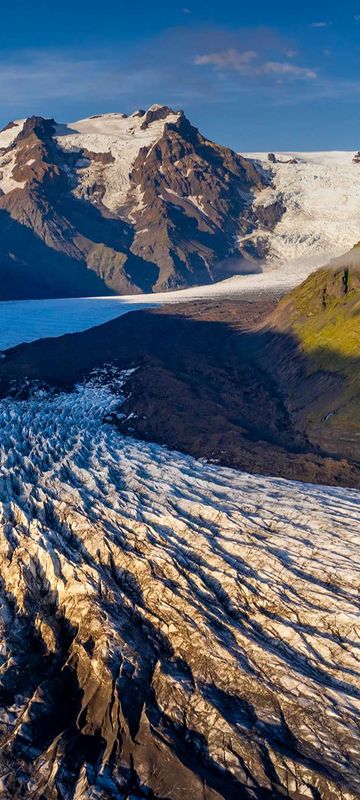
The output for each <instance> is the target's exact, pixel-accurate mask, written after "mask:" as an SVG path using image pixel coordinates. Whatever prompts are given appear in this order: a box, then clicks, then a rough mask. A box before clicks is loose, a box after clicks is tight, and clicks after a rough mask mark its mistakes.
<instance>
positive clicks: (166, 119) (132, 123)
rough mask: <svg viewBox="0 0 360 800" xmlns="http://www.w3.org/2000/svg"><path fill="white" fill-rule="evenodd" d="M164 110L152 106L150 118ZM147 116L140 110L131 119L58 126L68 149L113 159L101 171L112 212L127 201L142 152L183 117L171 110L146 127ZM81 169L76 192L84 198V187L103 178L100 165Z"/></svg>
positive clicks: (59, 137) (106, 202)
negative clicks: (169, 125) (98, 154)
mask: <svg viewBox="0 0 360 800" xmlns="http://www.w3.org/2000/svg"><path fill="white" fill-rule="evenodd" d="M161 109H162V107H161V106H156V105H155V106H151V107H150V109H149V110H148V112H147V115H149V114H150V115H151V114H153V116H154V117H156V114H157V112H159V110H160V111H161ZM139 113H140V116H139ZM147 115H145V114H144V113H141V112H138V111H135V113H134V114H132V115H131V116H130V117H127V116H126V115H125V114H122V113H113V114H101V115H99V116H95V117H89V118H88V119H81V120H78V121H77V122H70V123H69V124H68V125H59V126H57V137H56V138H57V141H58V143H59V144H60V145H61V147H63V148H64V149H65V150H70V151H75V152H76V151H79V150H81V149H85V150H88V151H89V152H90V153H101V154H104V153H107V154H109V155H110V156H112V160H111V161H110V163H109V165H108V166H107V167H106V169H105V170H104V169H103V168H101V170H100V171H101V181H102V182H104V185H105V194H104V196H103V198H102V200H103V203H104V205H105V206H107V207H108V208H109V209H110V210H112V211H115V210H116V209H117V208H119V206H121V204H122V203H124V201H125V199H126V195H127V192H128V190H129V186H130V177H129V176H130V171H131V168H132V166H133V164H134V161H135V159H136V157H137V156H138V154H139V152H140V149H141V148H142V147H149V146H150V145H153V144H155V142H156V141H158V140H159V139H160V138H161V136H162V135H163V132H164V127H165V124H168V123H171V122H176V121H177V120H178V119H179V116H180V115H179V114H177V113H173V112H171V111H170V109H169V112H168V113H167V114H166V116H162V118H161V119H156V118H155V119H154V120H153V121H150V122H149V123H148V124H146V117H147ZM150 119H151V117H150ZM144 122H145V125H144ZM78 167H79V168H78V172H77V174H78V176H79V177H80V179H81V182H80V186H79V187H78V189H77V192H76V193H77V194H78V195H81V191H82V188H84V187H87V186H89V185H90V186H91V185H92V184H93V183H94V182H96V180H98V179H99V174H100V171H99V162H98V161H96V160H93V161H91V160H90V159H89V160H88V161H86V159H84V161H83V162H81V163H79V164H78Z"/></svg>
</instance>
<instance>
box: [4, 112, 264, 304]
mask: <svg viewBox="0 0 360 800" xmlns="http://www.w3.org/2000/svg"><path fill="white" fill-rule="evenodd" d="M0 148H1V150H0V190H1V191H2V192H3V194H2V196H1V197H0V235H1V248H0V277H1V281H0V285H1V290H0V291H1V297H2V298H3V299H8V298H22V297H59V296H60V297H61V296H71V295H72V296H79V295H80V296H81V295H101V294H102V295H103V294H109V293H110V294H111V293H121V294H124V293H125V294H126V293H128V294H129V293H138V292H141V291H152V290H154V289H155V290H167V289H170V288H178V287H185V286H189V285H194V284H204V283H205V284H206V283H211V282H212V281H213V280H216V279H218V278H221V277H228V276H229V275H231V274H234V272H237V271H238V261H236V258H234V257H235V256H237V257H240V251H238V248H237V245H236V241H237V238H238V237H239V236H240V234H245V233H247V232H249V231H251V230H252V229H253V227H254V222H253V220H252V219H251V218H250V217H251V214H249V208H250V205H251V201H252V198H253V192H254V190H255V189H256V188H259V189H260V188H262V187H263V186H265V182H264V178H263V177H262V175H261V174H260V172H259V171H258V170H257V169H256V167H255V166H254V165H253V164H252V163H251V162H250V161H248V160H246V159H244V158H243V157H242V156H239V155H237V154H236V153H233V152H232V151H231V150H228V149H227V148H224V147H220V146H218V145H215V144H213V143H212V142H210V141H208V140H207V139H205V138H204V137H203V136H202V135H201V134H200V133H199V132H198V131H197V129H196V128H194V127H193V126H192V125H191V124H190V122H189V121H188V120H187V119H186V117H185V116H184V114H183V113H181V112H179V113H174V112H173V111H172V110H171V109H169V108H167V107H164V106H152V107H151V108H150V109H149V110H148V111H147V112H144V111H137V112H135V113H134V114H133V115H131V116H130V117H126V116H125V115H123V114H105V115H103V116H96V117H93V118H90V119H86V120H80V121H78V122H74V123H70V124H68V125H56V124H55V123H54V121H53V120H44V119H41V118H37V117H32V118H30V119H28V120H21V121H17V122H15V123H11V124H10V126H7V128H6V129H5V130H4V131H3V132H2V133H1V134H0ZM230 255H231V256H232V258H231V259H229V256H230Z"/></svg>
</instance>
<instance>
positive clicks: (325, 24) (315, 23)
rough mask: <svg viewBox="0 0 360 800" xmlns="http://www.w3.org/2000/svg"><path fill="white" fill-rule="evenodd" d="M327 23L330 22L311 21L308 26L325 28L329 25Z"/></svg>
mask: <svg viewBox="0 0 360 800" xmlns="http://www.w3.org/2000/svg"><path fill="white" fill-rule="evenodd" d="M329 24H330V23H329V22H324V21H320V22H311V23H310V28H327V27H328V26H329Z"/></svg>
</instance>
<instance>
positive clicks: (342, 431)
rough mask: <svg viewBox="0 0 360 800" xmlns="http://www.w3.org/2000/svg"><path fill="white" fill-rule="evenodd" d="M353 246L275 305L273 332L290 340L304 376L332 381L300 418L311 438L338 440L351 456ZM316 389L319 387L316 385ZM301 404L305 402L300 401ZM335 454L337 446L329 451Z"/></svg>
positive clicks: (358, 439)
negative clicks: (300, 358)
mask: <svg viewBox="0 0 360 800" xmlns="http://www.w3.org/2000/svg"><path fill="white" fill-rule="evenodd" d="M357 255H358V248H355V249H354V251H352V253H351V254H350V255H349V257H348V259H347V260H346V262H345V260H344V259H342V260H341V261H340V260H339V261H338V262H337V263H335V265H334V266H331V267H328V268H323V269H320V270H318V271H317V272H315V273H313V274H312V275H310V276H309V278H307V280H306V281H305V282H304V283H303V284H301V286H299V287H297V288H296V289H294V290H293V291H292V292H291V293H290V294H289V295H287V296H286V297H285V298H284V299H283V300H282V301H281V302H280V304H279V306H278V308H277V310H276V312H275V314H274V317H273V322H274V325H275V327H276V329H277V330H281V331H282V332H283V333H286V334H291V335H294V336H295V339H296V341H297V343H298V346H299V348H300V351H301V352H302V354H303V355H304V356H305V365H306V373H307V375H308V376H311V375H312V376H317V377H318V380H319V382H320V381H321V380H322V379H323V380H324V378H325V376H327V378H328V379H329V378H330V379H331V378H332V380H330V382H328V383H327V384H326V390H325V389H324V391H323V392H321V391H320V392H319V396H318V397H316V399H315V400H314V401H313V402H311V403H310V404H309V405H308V404H306V402H305V403H304V406H305V407H304V408H303V411H302V418H303V422H304V424H305V428H306V429H307V430H308V431H309V433H310V436H311V438H314V437H315V440H319V436H320V439H321V442H322V443H326V447H327V448H328V449H330V450H331V449H332V440H333V441H335V440H336V441H339V440H341V441H342V443H343V444H345V450H346V452H348V453H351V454H352V455H353V453H354V452H357V450H359V449H360V266H358V265H357V263H356V262H357ZM319 385H320V384H319ZM305 401H306V398H305ZM334 449H335V450H337V447H336V448H334Z"/></svg>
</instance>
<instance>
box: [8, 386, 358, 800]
mask: <svg viewBox="0 0 360 800" xmlns="http://www.w3.org/2000/svg"><path fill="white" fill-rule="evenodd" d="M126 378H127V375H126V374H125V375H118V376H116V375H114V376H113V384H112V386H113V385H114V383H115V384H116V383H117V388H118V390H119V387H122V388H121V389H120V390H121V391H123V392H125V393H126ZM118 407H119V396H116V395H115V394H113V388H110V386H108V387H106V386H104V385H103V384H102V380H101V375H100V376H99V374H96V375H94V378H93V380H92V381H90V382H89V383H88V384H87V385H85V386H79V387H78V389H77V391H76V392H74V393H73V394H67V395H63V394H59V395H54V396H47V395H46V394H44V393H41V392H39V393H38V394H36V393H35V394H34V396H33V397H32V399H30V400H27V401H14V400H3V401H1V402H0V431H1V434H0V435H1V438H0V488H1V493H0V494H1V498H2V502H1V504H0V567H1V575H2V584H1V591H0V599H1V602H0V621H1V625H2V637H1V638H2V649H1V672H2V682H3V685H4V686H5V687H9V688H8V689H6V691H7V692H8V697H9V701H8V702H9V704H11V709H8V710H6V708H2V709H1V712H0V733H1V739H2V740H6V742H7V748H6V749H5V750H3V751H2V753H1V754H0V766H1V773H2V776H3V777H2V797H3V798H4V800H7V798H11V797H13V796H14V795H12V794H11V786H12V785H13V784H12V783H11V780H12V778H13V774H14V771H16V770H17V775H18V780H19V781H20V784H21V783H22V784H23V785H25V784H26V785H27V786H28V787H29V788H28V792H29V794H24V795H23V794H22V795H21V796H26V797H28V796H29V797H30V796H35V795H36V796H38V794H37V793H39V794H41V793H42V792H44V789H45V788H46V789H47V790H48V791H50V788H51V787H54V786H55V785H56V782H57V781H60V783H61V781H64V774H65V773H66V763H67V762H66V752H67V748H68V747H70V749H71V748H72V747H74V746H75V752H76V746H77V745H76V744H75V745H74V744H72V742H74V739H70V744H69V743H68V740H67V737H66V735H65V734H64V733H63V729H62V728H61V729H60V730H59V731H57V729H56V727H55V729H54V732H53V737H54V741H53V742H52V741H51V739H50V741H48V740H47V741H46V742H45V743H42V744H41V742H43V740H42V738H41V735H40V733H39V732H41V731H42V730H43V722H42V720H43V717H44V714H45V720H46V713H48V712H47V704H48V703H50V701H51V702H56V693H55V700H54V699H53V700H52V699H51V698H52V697H53V695H52V694H51V692H52V684H51V680H52V678H51V675H54V672H53V671H52V672H50V673H48V674H47V682H46V691H45V688H44V687H41V686H40V684H41V681H42V680H43V678H42V673H41V661H40V662H39V663H38V662H36V661H33V662H32V666H31V667H30V669H31V676H30V673H29V665H28V658H29V652H33V650H31V645H29V638H28V637H29V636H30V633H29V629H31V630H33V629H34V630H35V631H37V636H38V637H40V641H42V642H43V645H44V647H45V650H46V651H49V652H50V653H58V654H59V653H60V655H61V658H60V656H59V658H60V661H59V663H60V665H61V663H63V662H64V663H65V662H66V663H68V664H70V666H71V668H72V669H73V671H74V674H75V675H76V680H77V681H78V684H79V686H80V688H81V689H82V693H81V696H82V701H81V708H80V707H79V706H77V705H76V703H77V702H78V701H77V700H76V702H75V700H72V699H71V697H70V698H69V697H68V696H67V695H66V694H63V693H61V694H60V699H59V701H58V702H59V703H60V705H59V708H60V707H61V709H62V714H64V713H65V710H66V714H68V715H69V724H73V725H75V720H77V721H76V725H78V726H80V727H81V725H82V726H83V732H85V733H87V735H91V736H92V735H94V733H95V732H96V731H102V736H103V737H104V739H105V745H104V747H105V752H103V755H102V760H101V765H102V766H101V769H100V767H99V771H98V772H97V771H96V770H95V769H93V768H92V769H91V770H90V769H88V770H86V771H84V770H82V771H81V772H80V774H78V773H76V771H75V772H74V774H75V778H74V780H75V783H76V785H75V787H72V788H71V792H70V789H69V793H68V794H66V793H65V794H64V795H62V796H64V797H65V796H66V797H75V796H76V797H79V798H80V797H81V798H85V799H86V798H89V799H90V798H94V797H97V798H105V797H108V796H110V795H109V794H107V793H106V792H107V791H110V792H111V796H113V795H114V796H115V795H116V796H119V797H120V796H121V797H122V796H123V794H122V792H120V786H123V785H124V784H123V783H122V784H120V783H118V780H120V779H119V774H118V773H117V772H116V770H115V769H114V766H112V767H111V766H109V763H110V762H109V759H110V755H111V752H112V751H113V747H114V742H115V741H117V739H119V743H118V747H119V748H120V749H119V753H122V758H123V761H124V759H125V760H126V759H127V758H128V757H129V756H128V755H126V754H129V753H132V756H131V757H132V758H133V765H134V769H135V770H137V774H138V775H140V777H141V780H142V781H143V782H144V785H147V786H149V785H150V786H154V780H156V779H158V780H159V775H160V777H161V784H159V785H161V789H162V792H163V794H162V795H161V796H173V795H172V794H171V793H170V789H171V785H172V784H171V781H174V780H176V781H177V782H179V781H180V780H182V777H181V776H182V773H181V770H180V766H181V765H180V766H179V762H178V761H176V765H177V766H176V768H175V769H176V770H177V772H176V778H175V777H174V776H175V773H174V774H173V770H172V769H171V768H169V764H171V763H173V762H171V760H169V759H171V758H173V756H170V754H171V752H172V747H173V746H175V744H174V745H172V744H171V742H172V741H174V742H175V741H176V742H177V741H178V738H176V737H180V740H181V736H182V731H184V725H185V726H186V728H185V730H186V731H188V733H187V738H185V739H184V742H183V745H182V746H183V748H185V750H183V751H182V752H183V753H185V754H186V758H187V762H186V763H187V765H188V768H187V772H186V775H187V780H189V774H191V769H193V781H194V782H193V783H192V784H191V790H190V793H189V795H188V796H191V797H193V798H196V799H197V798H199V799H200V798H203V797H205V794H203V788H202V782H200V783H199V784H198V783H196V780H197V778H196V774H197V772H196V771H197V767H198V765H199V763H202V759H205V761H204V763H205V770H206V771H205V775H206V776H207V778H208V779H209V789H208V793H206V797H207V798H220V797H223V796H225V795H223V794H222V793H221V792H220V794H219V793H218V792H217V791H215V790H214V791H212V788H211V787H214V786H215V787H216V786H221V785H223V786H227V787H228V788H229V792H230V787H231V792H230V793H229V794H226V796H229V797H231V798H235V797H242V796H244V797H246V798H256V797H264V796H265V795H263V794H262V793H261V792H262V790H263V789H264V790H265V789H266V790H267V791H268V792H270V794H269V795H268V794H266V797H267V796H274V797H275V796H280V794H279V795H278V794H277V790H276V791H275V788H274V787H275V786H277V787H282V791H281V796H282V795H283V794H284V790H285V788H286V792H290V793H289V794H287V796H289V797H293V798H295V797H304V798H311V797H315V791H316V797H318V798H329V797H330V796H331V797H337V798H339V799H340V798H343V800H344V798H346V799H347V800H351V799H352V798H354V799H355V798H358V797H359V793H360V780H359V775H360V738H359V727H358V722H359V714H360V689H359V686H360V682H359V679H360V674H359V673H360V670H359V658H358V653H359V645H360V641H359V608H358V592H359V578H360V569H359V559H358V553H359V545H360V526H359V512H360V493H357V492H356V491H350V490H349V491H347V490H337V489H330V488H324V487H316V486H309V485H301V484H294V483H289V482H286V481H284V480H279V479H271V478H261V477H256V476H249V475H246V474H241V473H237V472H235V471H232V470H230V469H224V468H219V467H215V466H209V465H206V464H203V463H201V462H199V461H196V460H194V459H193V458H190V457H186V456H183V455H180V454H178V453H173V452H169V451H168V450H166V449H164V448H161V447H160V446H155V445H149V444H142V443H138V442H135V441H132V440H129V439H124V438H122V437H121V436H120V435H119V434H118V433H117V432H116V430H115V429H114V428H113V427H112V426H111V425H110V424H108V423H106V421H103V420H104V418H106V417H107V415H108V414H109V413H110V412H116V410H117V409H118ZM118 413H121V407H120V410H119V411H118ZM14 604H15V607H16V609H17V612H18V614H17V615H15V616H14V612H13V609H14ZM19 612H20V613H19ZM60 623H61V624H60ZM62 624H63V625H66V630H68V631H72V632H73V633H72V636H71V640H69V635H68V634H67V638H64V636H63V638H61V625H62ZM29 626H30V628H29ZM25 631H26V633H25ZM89 637H90V638H89ZM87 642H91V643H92V644H91V646H90V645H89V644H87ZM29 647H30V651H29ZM61 648H62V649H61ZM66 648H69V649H68V650H67V649H66ZM40 652H41V650H39V647H38V648H37V650H36V651H35V655H34V657H33V658H34V659H35V658H36V657H38V658H39V659H40V655H38V656H36V653H38V654H39V653H40ZM89 654H90V655H89ZM51 663H53V662H51ZM54 663H55V665H56V663H57V662H54ZM54 669H55V667H52V670H54ZM14 671H15V673H16V675H17V676H18V677H17V679H16V680H17V686H18V689H17V692H16V696H14V697H13V699H11V698H12V689H11V687H12V683H11V681H12V680H13V678H12V675H13V673H14ZM27 675H29V677H26V676H27ZM61 675H62V673H61V672H60V673H59V676H58V675H57V673H55V677H56V681H58V682H59V681H60V682H61V680H63V678H61ZM121 675H122V676H123V677H122V678H121ZM37 676H38V677H37ZM116 676H120V677H119V678H117V677H116ZM30 678H31V679H30ZM54 680H55V678H54ZM37 681H38V683H37ZM150 684H151V692H149V687H150ZM56 685H58V684H56ZM60 685H61V684H60ZM122 687H123V688H122ZM128 697H130V698H132V697H133V698H137V700H136V703H135V699H134V701H133V702H134V714H135V715H137V714H138V716H136V719H135V722H134V718H133V717H130V716H129V713H130V712H129V708H128V703H127V698H128ZM49 698H50V699H49ZM139 703H140V706H139ZM72 704H73V706H74V707H73V708H72ZM138 706H139V711H138V712H137V711H136V709H137V708H138ZM8 711H9V713H8ZM10 711H11V713H10ZM80 712H81V713H80ZM52 713H55V715H56V714H57V713H59V712H58V711H57V710H56V707H55V711H53V712H52ZM109 715H111V719H112V723H111V726H110V725H109V724H108V723H107V722H106V720H108V719H109ZM55 718H56V716H55ZM61 718H63V717H62V716H61ZM136 720H137V721H136ZM149 721H150V722H151V727H149ZM32 725H33V726H34V727H32ZM134 725H136V726H137V727H136V728H135V730H137V734H136V743H135V742H134V741H133V736H134V734H133V732H132V731H133V730H134ZM119 726H120V727H119ZM129 726H130V727H129ZM159 726H160V727H159ZM120 728H121V731H120ZM45 730H46V727H45ZM51 730H52V729H51ZM172 730H173V731H174V736H175V739H174V740H172V739H171V736H170V732H171V731H172ZM157 731H158V733H157ZM176 731H177V733H176ZM74 735H75V734H74V733H73V734H72V736H74ZM37 737H38V738H37ZM29 738H30V739H31V756H30V759H28V760H27V761H26V758H25V760H24V753H26V752H27V748H28V740H29ZM153 740H154V742H155V745H154V747H153V745H152V741H153ZM75 741H76V740H75ZM181 741H182V740H181ZM39 742H40V744H39ZM201 742H202V743H203V744H201ZM151 748H153V749H151ZM45 750H46V752H45ZM9 753H11V755H10V756H9V759H8V754H9ZM149 753H150V754H152V755H149ZM156 759H158V760H156ZM192 759H193V761H192ZM99 763H100V761H99ZM111 763H113V762H111ZM124 763H125V762H124ZM161 764H162V765H163V766H164V765H165V768H164V770H163V773H162V772H161ZM192 764H193V765H194V766H193V767H192ZM32 765H33V767H32ZM64 770H65V772H64ZM179 770H180V771H179ZM217 770H218V772H217ZM216 775H219V776H220V777H219V778H218V780H220V781H221V780H222V781H223V784H221V783H220V784H219V783H218V784H216V780H215V777H216ZM104 776H105V777H106V789H103V790H102V788H101V787H104V785H105V784H104V780H105V777H104ZM179 776H180V777H179ZM214 776H215V777H214ZM221 776H222V777H221ZM69 780H70V777H69ZM224 781H225V783H224ZM27 782H28V783H27ZM62 785H63V784H62ZM69 785H70V784H69ZM181 785H182V784H181ZM187 785H188V786H189V784H187ZM17 786H18V784H17ZM8 787H10V788H8ZM95 787H96V788H95ZM245 787H247V788H246V789H245ZM251 787H253V788H252V789H251ZM155 788H156V787H155ZM157 788H158V790H159V796H160V789H159V786H157ZM30 790H31V792H33V794H32V793H31V792H30ZM271 791H273V792H274V793H273V794H271ZM72 792H73V793H72ZM116 792H118V794H116ZM114 793H115V794H114ZM19 794H20V789H19ZM131 794H132V796H133V797H137V796H138V794H137V793H136V792H135V791H134V792H132V793H131ZM124 796H125V795H124ZM139 796H143V795H139ZM184 796H185V795H184Z"/></svg>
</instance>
